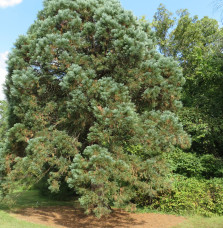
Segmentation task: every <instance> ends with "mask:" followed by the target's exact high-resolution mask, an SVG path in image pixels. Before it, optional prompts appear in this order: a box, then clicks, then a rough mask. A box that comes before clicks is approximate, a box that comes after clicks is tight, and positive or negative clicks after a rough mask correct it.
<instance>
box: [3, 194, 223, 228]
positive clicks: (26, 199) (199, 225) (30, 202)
mask: <svg viewBox="0 0 223 228" xmlns="http://www.w3.org/2000/svg"><path fill="white" fill-rule="evenodd" d="M11 198H12V201H13V202H14V203H13V204H12V205H11V206H8V205H6V204H1V205H0V228H48V226H44V225H38V224H32V223H29V222H25V221H21V220H18V219H16V218H14V217H12V216H10V214H9V213H8V212H10V211H13V210H16V209H20V208H26V207H39V206H42V207H47V206H60V205H74V201H57V200H52V199H49V198H47V197H43V196H41V195H40V194H39V192H38V191H36V190H31V191H26V192H16V193H14V194H13V195H12V196H11ZM137 213H161V212H157V211H155V210H148V209H142V208H141V209H138V210H137ZM162 214H164V213H162ZM165 214H166V213H165ZM186 218H187V220H186V221H185V222H183V223H182V224H180V225H178V226H176V227H175V228H223V216H221V217H211V218H205V217H201V216H193V217H192V216H186Z"/></svg>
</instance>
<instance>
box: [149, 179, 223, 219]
mask: <svg viewBox="0 0 223 228" xmlns="http://www.w3.org/2000/svg"><path fill="white" fill-rule="evenodd" d="M149 208H150V209H157V210H160V211H164V212H175V213H177V214H185V213H189V214H200V215H205V216H211V215H214V214H217V215H223V179H220V178H215V179H211V180H204V179H203V180H198V179H196V178H185V177H182V176H175V177H174V182H173V189H172V190H169V191H166V192H161V193H160V195H159V196H158V197H156V198H155V199H153V200H152V202H151V205H150V206H149Z"/></svg>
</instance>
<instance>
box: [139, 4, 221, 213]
mask: <svg viewBox="0 0 223 228" xmlns="http://www.w3.org/2000/svg"><path fill="white" fill-rule="evenodd" d="M152 25H153V29H154V30H155V33H156V37H157V44H158V47H159V50H160V52H161V53H163V54H164V55H165V56H172V57H173V58H174V59H176V60H177V61H178V62H179V64H180V65H181V67H182V68H183V75H184V77H185V78H186V83H185V85H184V87H183V104H184V107H183V109H181V110H180V112H179V116H180V120H181V121H182V123H183V125H184V129H185V130H186V131H187V132H188V133H189V134H190V135H191V136H192V137H191V138H192V146H191V148H190V149H189V150H188V149H187V150H181V149H176V150H173V151H171V152H170V153H167V154H165V155H164V156H165V159H166V163H167V164H169V167H170V170H172V174H171V175H170V179H171V181H172V189H170V190H169V191H167V190H166V191H162V192H159V193H158V195H157V197H156V198H155V199H152V200H151V199H147V198H139V203H140V204H141V205H146V206H147V207H150V208H153V209H154V208H156V209H158V210H162V211H166V212H170V211H172V212H176V213H178V214H179V213H181V214H182V213H185V212H186V213H188V212H189V213H193V214H202V215H206V216H207V215H208V216H209V215H213V214H218V215H222V214H223V202H222V192H223V189H222V181H223V158H222V156H223V154H222V151H223V119H222V114H223V103H222V101H223V93H222V92H223V65H222V64H223V61H222V59H223V52H222V51H223V29H222V28H220V27H219V25H218V22H217V21H216V20H214V19H210V18H208V17H204V18H202V19H198V17H197V16H194V17H191V16H190V14H189V12H188V11H187V10H179V11H178V12H177V17H173V14H172V13H171V12H169V11H168V10H167V9H166V8H165V7H164V6H163V5H160V7H159V8H158V10H157V12H156V13H155V15H154V20H153V23H152Z"/></svg>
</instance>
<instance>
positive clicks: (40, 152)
mask: <svg viewBox="0 0 223 228" xmlns="http://www.w3.org/2000/svg"><path fill="white" fill-rule="evenodd" d="M153 41H154V35H153V33H152V32H151V30H150V27H149V25H148V24H146V23H142V22H139V21H138V20H137V19H136V18H135V17H134V16H133V15H132V13H131V12H129V11H125V10H123V8H122V7H121V5H120V3H119V2H118V1H117V0H110V1H107V0H45V1H44V9H43V10H42V11H40V12H39V14H38V19H37V20H36V21H35V23H34V24H33V25H32V26H31V27H30V29H29V30H28V32H27V35H25V36H20V37H19V38H18V40H17V41H16V43H15V47H14V49H13V50H12V52H11V54H10V56H9V61H8V71H9V73H8V76H7V81H6V87H7V88H6V96H7V100H8V103H9V128H10V129H9V132H8V135H7V140H6V143H5V146H4V149H3V151H2V153H3V155H4V157H5V161H4V167H5V169H4V175H5V179H4V181H3V183H2V189H3V190H5V191H6V190H7V189H8V188H11V189H13V183H17V182H20V183H21V184H25V185H27V184H29V183H30V184H31V183H32V181H33V179H35V180H36V181H38V180H40V179H41V178H42V177H44V176H45V177H47V179H48V184H49V189H50V190H51V191H60V187H61V183H63V184H64V183H67V184H68V185H69V187H70V188H71V189H74V192H76V193H78V195H79V196H80V202H81V205H82V206H83V207H84V208H86V209H87V211H88V212H90V211H92V210H93V211H94V213H96V214H98V215H101V214H105V213H107V212H109V210H110V209H109V208H110V206H111V205H121V204H125V203H127V202H129V201H130V200H131V199H132V198H133V197H134V196H135V194H136V192H138V193H140V194H147V195H149V196H152V195H153V194H154V193H155V191H156V190H157V189H158V188H160V187H162V183H163V181H162V176H164V174H165V170H164V171H163V170H162V161H161V160H160V159H159V155H160V154H161V153H164V152H168V151H169V150H171V149H172V148H173V146H175V145H179V146H182V147H185V146H187V145H188V144H189V139H188V137H187V135H186V134H185V132H184V131H183V129H182V125H181V124H180V123H179V122H178V118H177V116H176V115H175V114H174V113H175V112H176V111H177V110H178V109H179V108H180V106H181V103H180V101H179V98H180V92H181V86H182V84H183V83H184V78H183V77H182V73H181V70H180V69H179V68H178V64H177V63H176V62H174V61H173V60H172V58H166V57H163V56H162V55H160V54H159V53H158V52H157V51H156V47H155V46H154V43H153Z"/></svg>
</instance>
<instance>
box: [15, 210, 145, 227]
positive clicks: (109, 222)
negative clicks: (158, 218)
mask: <svg viewBox="0 0 223 228" xmlns="http://www.w3.org/2000/svg"><path fill="white" fill-rule="evenodd" d="M16 214H17V215H18V216H26V217H35V219H37V220H38V221H42V222H48V224H49V223H51V224H54V225H57V226H63V227H70V228H71V227H78V228H79V227H80V228H87V227H89V228H90V227H91V228H94V227H95V228H96V227H98V228H102V227H110V228H112V227H135V226H142V227H143V226H144V225H145V224H146V221H143V220H141V221H137V220H136V219H133V218H132V217H130V215H128V213H127V212H124V211H121V210H115V211H114V212H113V213H111V214H110V215H108V216H107V217H103V218H101V219H97V218H96V217H95V216H93V215H86V214H84V211H83V210H82V209H78V208H74V207H71V206H60V207H48V208H46V207H44V208H42V207H40V208H32V209H30V208H29V209H23V210H18V211H16Z"/></svg>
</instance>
